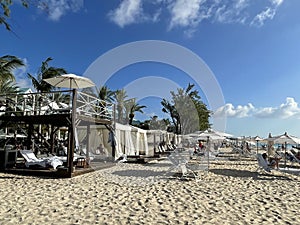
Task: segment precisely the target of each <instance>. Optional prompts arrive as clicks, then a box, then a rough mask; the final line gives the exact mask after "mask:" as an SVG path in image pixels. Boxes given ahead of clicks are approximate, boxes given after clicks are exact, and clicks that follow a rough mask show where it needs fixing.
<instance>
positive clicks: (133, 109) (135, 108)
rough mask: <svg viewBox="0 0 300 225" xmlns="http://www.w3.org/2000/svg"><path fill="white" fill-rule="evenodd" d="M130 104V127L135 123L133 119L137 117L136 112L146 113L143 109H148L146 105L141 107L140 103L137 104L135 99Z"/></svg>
mask: <svg viewBox="0 0 300 225" xmlns="http://www.w3.org/2000/svg"><path fill="white" fill-rule="evenodd" d="M128 102H129V114H128V116H129V125H132V122H133V118H134V116H135V112H140V113H144V111H143V110H142V109H143V108H146V106H145V105H140V104H139V103H137V102H136V99H135V98H133V99H132V100H131V101H128Z"/></svg>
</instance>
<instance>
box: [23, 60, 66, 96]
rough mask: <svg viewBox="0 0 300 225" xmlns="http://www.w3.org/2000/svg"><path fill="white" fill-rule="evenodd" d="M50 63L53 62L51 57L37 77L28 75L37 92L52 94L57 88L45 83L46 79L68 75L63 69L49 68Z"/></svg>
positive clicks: (43, 63) (43, 64) (44, 63)
mask: <svg viewBox="0 0 300 225" xmlns="http://www.w3.org/2000/svg"><path fill="white" fill-rule="evenodd" d="M50 61H52V58H50V57H49V58H47V59H46V60H45V61H44V62H42V65H41V67H40V68H39V70H38V73H37V76H36V77H35V76H34V75H32V74H30V73H28V74H27V75H28V78H29V79H30V80H31V82H32V85H33V87H34V88H35V89H36V91H37V92H50V91H51V90H53V89H55V87H53V86H52V85H50V84H48V83H47V82H45V81H44V79H47V78H51V77H55V76H59V75H62V74H66V73H67V71H66V70H65V69H63V68H57V67H52V66H49V62H50Z"/></svg>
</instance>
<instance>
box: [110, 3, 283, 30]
mask: <svg viewBox="0 0 300 225" xmlns="http://www.w3.org/2000/svg"><path fill="white" fill-rule="evenodd" d="M283 2H284V0H264V1H260V2H259V3H257V2H253V1H250V0H227V1H221V0H155V1H146V0H122V1H121V2H120V4H119V6H118V7H117V8H116V9H113V10H111V11H110V12H109V13H108V16H109V18H110V20H111V21H112V22H114V23H115V24H116V25H118V26H120V27H122V28H123V27H125V26H128V25H131V24H134V23H141V22H144V21H146V20H148V21H149V18H154V19H153V20H152V21H153V22H158V21H161V20H162V19H163V18H162V16H163V15H162V13H161V12H162V11H167V13H166V15H167V17H166V18H164V19H165V20H167V21H168V23H169V25H168V29H169V30H170V29H175V28H176V27H181V28H186V29H187V30H195V28H196V27H197V26H198V25H199V24H200V23H201V22H202V21H203V20H208V21H210V22H211V23H216V22H217V23H225V24H227V23H238V24H245V25H249V26H256V27H261V26H263V25H264V23H265V22H266V21H267V20H272V19H273V18H274V17H275V15H276V12H277V11H278V8H279V6H280V5H282V3H283ZM150 5H151V7H148V6H150ZM153 7H155V8H156V10H154V11H153V12H148V11H149V10H148V8H153ZM164 16H165V15H164ZM145 18H147V19H145Z"/></svg>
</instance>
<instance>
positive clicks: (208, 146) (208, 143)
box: [207, 136, 210, 172]
mask: <svg viewBox="0 0 300 225" xmlns="http://www.w3.org/2000/svg"><path fill="white" fill-rule="evenodd" d="M209 150H210V141H209V136H207V172H208V171H209Z"/></svg>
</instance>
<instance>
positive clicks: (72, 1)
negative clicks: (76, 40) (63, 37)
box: [38, 0, 84, 21]
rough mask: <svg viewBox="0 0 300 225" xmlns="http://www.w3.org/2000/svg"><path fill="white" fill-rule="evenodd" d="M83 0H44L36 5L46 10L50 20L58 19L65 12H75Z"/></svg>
mask: <svg viewBox="0 0 300 225" xmlns="http://www.w3.org/2000/svg"><path fill="white" fill-rule="evenodd" d="M83 3H84V0H45V1H43V2H41V3H40V4H39V6H38V8H39V9H41V10H42V11H46V12H47V14H48V17H49V19H50V20H53V21H58V20H59V19H60V18H61V17H62V16H63V15H65V14H66V13H67V12H69V11H71V12H77V11H78V10H79V9H81V8H82V7H83Z"/></svg>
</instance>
